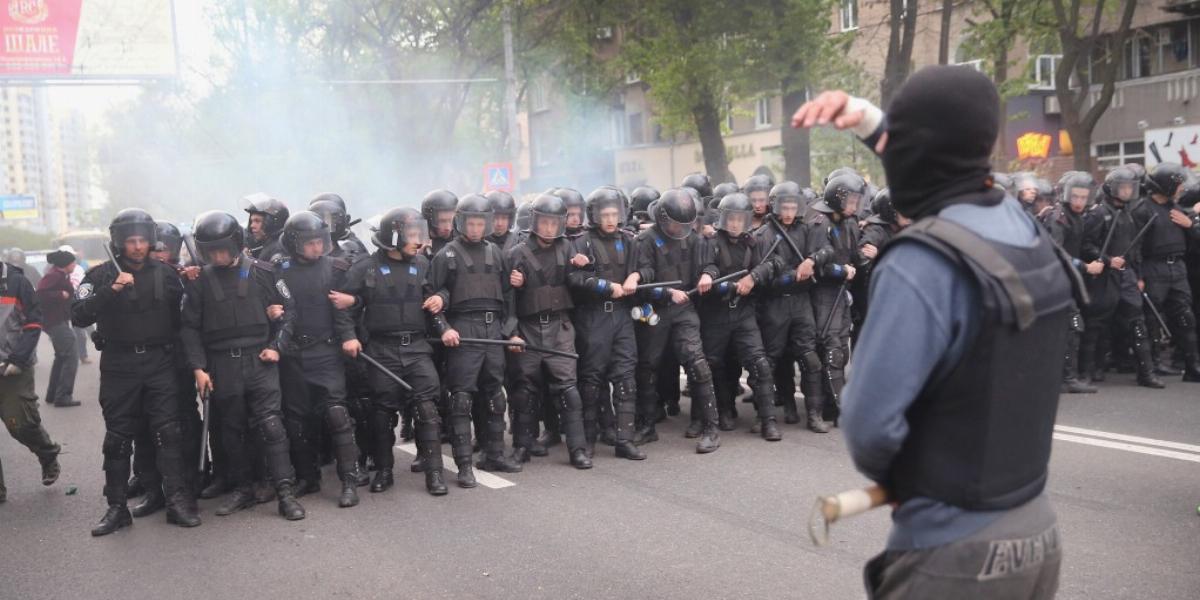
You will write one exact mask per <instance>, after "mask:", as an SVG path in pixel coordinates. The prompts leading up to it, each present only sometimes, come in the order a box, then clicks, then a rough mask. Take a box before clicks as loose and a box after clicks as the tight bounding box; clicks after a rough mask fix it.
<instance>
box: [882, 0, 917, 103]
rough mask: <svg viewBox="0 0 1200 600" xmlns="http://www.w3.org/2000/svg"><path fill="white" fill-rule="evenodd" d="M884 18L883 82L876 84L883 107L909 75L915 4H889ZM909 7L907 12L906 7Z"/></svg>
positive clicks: (914, 1)
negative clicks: (887, 30)
mask: <svg viewBox="0 0 1200 600" xmlns="http://www.w3.org/2000/svg"><path fill="white" fill-rule="evenodd" d="M890 1H891V12H890V13H889V15H888V25H889V27H888V29H889V34H888V51H887V59H886V60H885V61H884V65H883V80H882V81H880V82H879V98H880V100H881V101H882V104H881V105H882V106H885V107H886V106H887V105H888V102H890V101H891V100H892V95H893V94H895V93H896V91H897V90H899V89H900V86H901V85H902V84H903V83H904V80H905V79H908V76H909V74H911V73H912V53H913V41H914V40H915V39H916V35H917V14H918V13H919V12H920V11H919V10H917V5H918V4H919V0H890ZM909 3H911V4H912V5H913V6H912V7H911V8H910V7H909V6H908V5H909Z"/></svg>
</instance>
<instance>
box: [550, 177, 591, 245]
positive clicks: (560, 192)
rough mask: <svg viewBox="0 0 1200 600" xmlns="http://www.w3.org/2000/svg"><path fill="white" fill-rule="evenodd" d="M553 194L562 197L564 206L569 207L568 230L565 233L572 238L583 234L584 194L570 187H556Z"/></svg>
mask: <svg viewBox="0 0 1200 600" xmlns="http://www.w3.org/2000/svg"><path fill="white" fill-rule="evenodd" d="M551 194H552V195H554V196H558V197H559V198H562V201H563V206H565V207H566V209H567V230H566V233H565V234H564V235H566V237H568V238H571V239H574V238H577V237H579V236H581V235H583V204H584V202H583V194H581V193H579V190H577V189H574V188H568V187H560V188H555V189H554V190H553V191H552V192H551Z"/></svg>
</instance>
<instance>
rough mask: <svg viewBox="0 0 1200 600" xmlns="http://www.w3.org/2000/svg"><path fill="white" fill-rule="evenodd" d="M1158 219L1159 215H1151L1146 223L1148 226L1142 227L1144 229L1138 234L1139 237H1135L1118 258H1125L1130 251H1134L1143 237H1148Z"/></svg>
mask: <svg viewBox="0 0 1200 600" xmlns="http://www.w3.org/2000/svg"><path fill="white" fill-rule="evenodd" d="M1157 218H1158V213H1155V214H1153V215H1150V220H1149V221H1146V224H1145V225H1142V229H1141V230H1140V231H1138V232H1137V235H1135V236H1133V240H1131V241H1130V242H1129V247H1128V248H1125V251H1124V252H1122V253H1120V254H1118V255H1117V256H1121V257H1124V256H1126V255H1128V254H1129V251H1130V250H1133V247H1134V246H1136V245H1137V243H1138V240H1140V239H1142V236H1143V235H1146V232H1147V231H1149V230H1150V225H1152V224H1153V223H1154V220H1155V219H1157Z"/></svg>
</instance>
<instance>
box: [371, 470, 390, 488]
mask: <svg viewBox="0 0 1200 600" xmlns="http://www.w3.org/2000/svg"><path fill="white" fill-rule="evenodd" d="M395 483H396V479H395V477H394V476H393V475H392V470H391V469H380V470H378V471H375V478H374V479H372V480H371V493H372V494H378V493H379V492H384V491H387V490H388V489H390V488H391V487H392V486H393V485H395Z"/></svg>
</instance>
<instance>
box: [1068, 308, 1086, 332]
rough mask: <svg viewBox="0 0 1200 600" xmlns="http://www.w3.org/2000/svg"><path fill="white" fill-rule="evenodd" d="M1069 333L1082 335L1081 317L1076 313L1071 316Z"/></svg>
mask: <svg viewBox="0 0 1200 600" xmlns="http://www.w3.org/2000/svg"><path fill="white" fill-rule="evenodd" d="M1071 331H1074V332H1075V333H1083V315H1081V314H1079V313H1078V312H1076V313H1073V314H1072V315H1071Z"/></svg>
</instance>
